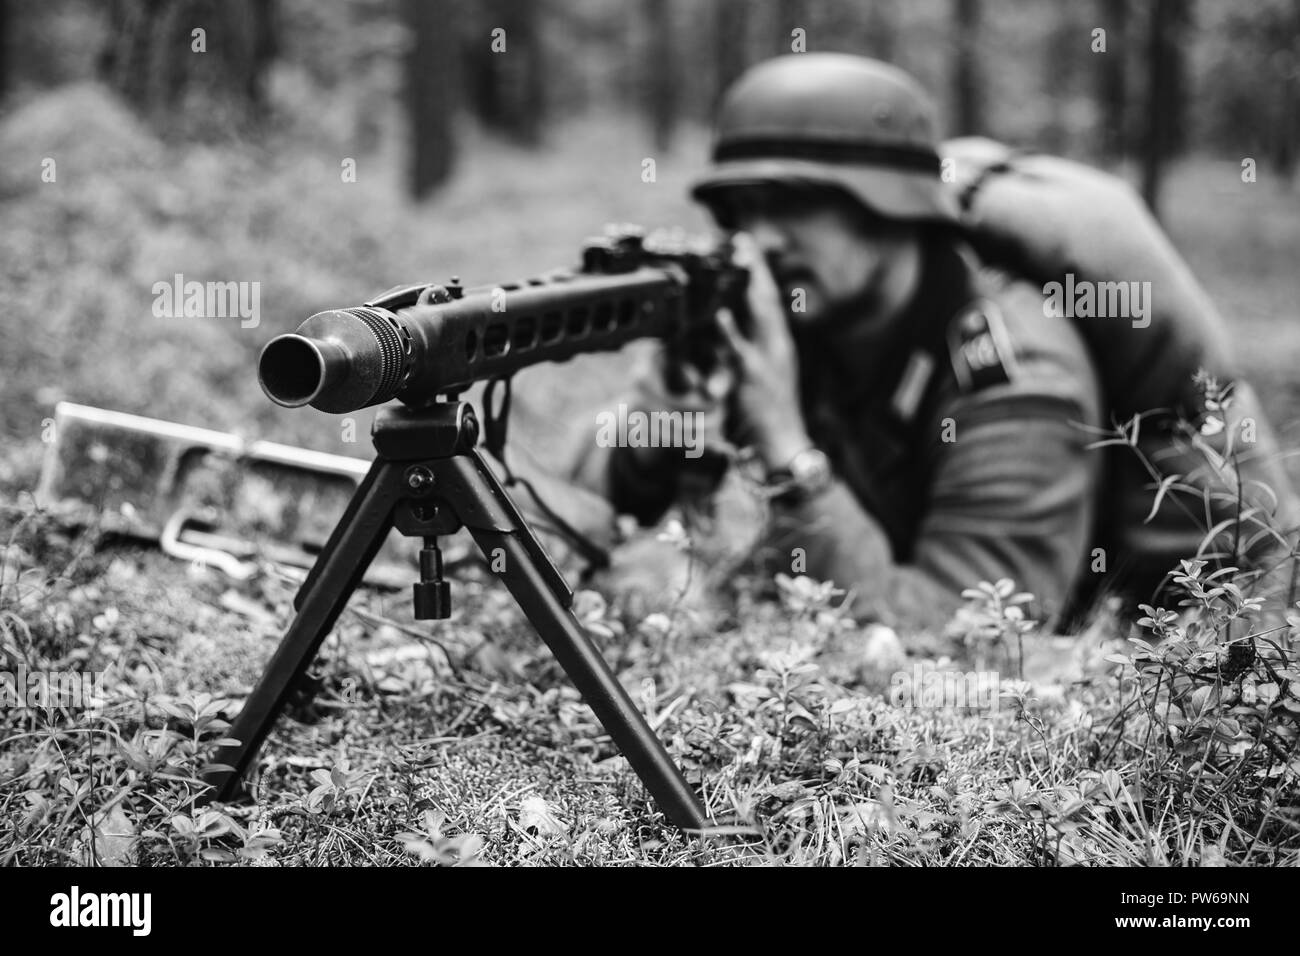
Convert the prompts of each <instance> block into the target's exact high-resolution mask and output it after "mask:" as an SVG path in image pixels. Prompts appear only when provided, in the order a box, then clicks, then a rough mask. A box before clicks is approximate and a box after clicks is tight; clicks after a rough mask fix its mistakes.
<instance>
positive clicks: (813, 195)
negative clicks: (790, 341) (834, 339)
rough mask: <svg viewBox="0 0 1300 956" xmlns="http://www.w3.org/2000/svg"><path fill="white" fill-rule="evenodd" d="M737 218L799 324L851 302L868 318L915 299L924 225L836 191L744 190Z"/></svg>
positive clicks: (876, 320)
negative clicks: (885, 215)
mask: <svg viewBox="0 0 1300 956" xmlns="http://www.w3.org/2000/svg"><path fill="white" fill-rule="evenodd" d="M730 218H731V221H732V223H733V224H734V225H735V226H736V227H737V228H739V229H741V230H744V231H746V232H748V233H750V234H751V235H753V236H754V238H755V240H756V242H757V243H758V246H759V248H760V249H761V250H762V252H763V255H764V257H765V258H766V259H767V263H768V266H769V267H770V268H771V270H772V275H773V277H774V278H775V279H776V283H777V286H778V287H779V288H780V290H781V295H782V297H783V299H784V305H785V310H786V313H787V315H788V316H789V317H790V320H791V322H792V323H793V324H796V325H809V326H811V325H815V324H816V323H818V322H819V321H820V320H822V319H824V318H826V317H827V316H828V315H830V314H832V313H833V312H835V311H836V310H837V309H840V308H846V307H852V308H853V309H854V310H855V313H858V314H859V315H860V320H861V321H862V322H863V323H865V324H869V325H879V324H882V323H887V322H888V320H889V319H890V318H891V317H892V316H893V315H894V314H896V313H898V312H900V311H901V309H902V307H903V306H905V305H906V304H907V301H908V299H910V295H911V291H912V290H911V288H910V287H908V283H909V282H910V281H914V275H915V272H916V268H917V265H918V263H919V249H920V242H919V238H918V232H917V230H916V229H915V228H914V227H911V226H909V225H907V224H905V223H895V222H891V221H889V220H884V219H879V218H876V217H872V216H870V215H869V214H867V213H866V212H865V211H864V210H861V209H860V208H859V207H858V206H857V205H856V204H855V203H853V202H851V201H849V200H847V199H845V198H844V197H841V196H839V195H837V194H835V193H829V192H824V191H802V190H786V189H778V188H765V187H753V188H752V189H745V190H743V191H742V190H738V191H737V195H736V197H735V200H734V204H733V205H732V206H731V207H730Z"/></svg>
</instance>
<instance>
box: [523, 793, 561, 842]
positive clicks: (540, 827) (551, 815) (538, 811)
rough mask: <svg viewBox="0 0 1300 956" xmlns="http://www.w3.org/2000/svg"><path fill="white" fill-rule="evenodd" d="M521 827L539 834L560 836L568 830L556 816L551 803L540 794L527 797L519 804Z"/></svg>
mask: <svg viewBox="0 0 1300 956" xmlns="http://www.w3.org/2000/svg"><path fill="white" fill-rule="evenodd" d="M519 828H520V829H521V830H525V831H532V832H534V833H536V834H537V835H538V836H558V835H559V834H562V833H564V832H565V831H566V830H567V827H565V825H564V824H563V823H561V822H560V821H559V820H558V819H557V818H556V816H555V812H554V811H553V810H552V809H551V806H550V804H548V803H547V802H546V801H545V800H544V799H542V798H541V797H538V796H532V797H525V798H524V801H523V803H521V804H520V805H519Z"/></svg>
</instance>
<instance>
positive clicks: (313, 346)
mask: <svg viewBox="0 0 1300 956" xmlns="http://www.w3.org/2000/svg"><path fill="white" fill-rule="evenodd" d="M347 367H348V356H347V353H346V352H344V351H343V350H342V349H341V348H339V347H338V345H336V344H335V343H334V342H332V341H330V340H329V339H312V338H308V337H307V336H305V335H299V334H298V333H296V332H289V333H287V334H285V335H278V336H276V337H275V338H273V339H272V340H271V341H270V342H267V343H266V347H265V348H263V349H262V356H261V358H260V359H259V360H258V380H259V381H260V382H261V383H262V390H263V391H264V392H266V394H267V395H268V396H270V398H271V401H273V402H275V403H276V404H277V405H283V406H285V407H286V408H298V407H300V406H302V405H309V404H311V402H312V401H313V400H315V399H317V398H319V397H320V395H321V393H322V392H324V391H326V390H327V389H332V388H337V387H338V385H339V384H340V383H341V382H342V381H343V379H344V378H346V377H347V370H348V369H347Z"/></svg>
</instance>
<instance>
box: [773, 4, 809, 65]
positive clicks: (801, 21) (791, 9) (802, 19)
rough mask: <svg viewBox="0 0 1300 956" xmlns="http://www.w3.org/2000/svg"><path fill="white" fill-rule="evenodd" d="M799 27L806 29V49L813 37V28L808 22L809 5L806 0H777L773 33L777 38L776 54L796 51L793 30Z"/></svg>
mask: <svg viewBox="0 0 1300 956" xmlns="http://www.w3.org/2000/svg"><path fill="white" fill-rule="evenodd" d="M795 27H799V28H801V29H803V31H804V43H805V46H804V49H805V50H806V49H808V47H807V45H806V44H807V42H808V41H809V40H811V39H812V36H811V34H812V29H811V27H810V24H809V23H808V7H807V4H805V3H804V0H777V3H776V24H775V27H774V29H773V30H772V33H773V35H774V39H775V51H774V52H775V55H776V56H782V55H783V54H786V53H792V52H794V48H793V43H794V36H793V31H794V29H795Z"/></svg>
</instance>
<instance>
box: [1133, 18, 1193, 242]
mask: <svg viewBox="0 0 1300 956" xmlns="http://www.w3.org/2000/svg"><path fill="white" fill-rule="evenodd" d="M1189 26H1190V18H1189V10H1188V7H1187V5H1186V0H1155V2H1154V3H1153V4H1152V6H1151V15H1150V18H1149V20H1148V22H1147V89H1146V109H1145V113H1146V130H1145V135H1144V136H1143V141H1142V198H1143V199H1145V200H1146V203H1147V206H1148V207H1149V208H1150V209H1151V212H1152V214H1153V215H1156V216H1157V217H1158V216H1159V208H1160V184H1161V181H1162V179H1163V178H1164V169H1165V163H1166V161H1167V160H1168V159H1169V157H1170V156H1172V155H1173V153H1174V152H1175V151H1176V150H1177V149H1178V148H1180V147H1181V146H1182V145H1183V143H1184V141H1185V139H1186V124H1185V122H1184V114H1185V107H1186V93H1185V86H1186V84H1185V82H1184V76H1183V56H1182V48H1183V44H1184V43H1185V41H1186V39H1187V33H1188V32H1189V30H1188V27H1189Z"/></svg>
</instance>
